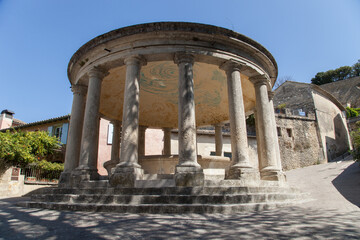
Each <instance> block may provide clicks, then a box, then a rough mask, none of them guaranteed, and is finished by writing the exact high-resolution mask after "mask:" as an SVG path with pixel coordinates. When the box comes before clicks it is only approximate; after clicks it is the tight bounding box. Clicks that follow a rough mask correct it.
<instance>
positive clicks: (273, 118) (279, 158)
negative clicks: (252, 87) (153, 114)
mask: <svg viewBox="0 0 360 240" xmlns="http://www.w3.org/2000/svg"><path fill="white" fill-rule="evenodd" d="M268 95H269V105H270V109H271V110H272V111H271V115H272V116H271V120H272V125H273V126H272V130H273V135H274V141H275V144H274V147H275V152H276V162H277V167H278V169H280V170H282V163H281V156H280V146H279V138H278V133H277V126H276V118H275V113H274V101H273V99H274V92H271V91H270V92H268Z"/></svg>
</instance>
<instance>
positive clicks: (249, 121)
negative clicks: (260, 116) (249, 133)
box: [246, 114, 255, 126]
mask: <svg viewBox="0 0 360 240" xmlns="http://www.w3.org/2000/svg"><path fill="white" fill-rule="evenodd" d="M246 125H247V126H255V116H254V114H251V115H250V116H249V117H248V118H247V119H246Z"/></svg>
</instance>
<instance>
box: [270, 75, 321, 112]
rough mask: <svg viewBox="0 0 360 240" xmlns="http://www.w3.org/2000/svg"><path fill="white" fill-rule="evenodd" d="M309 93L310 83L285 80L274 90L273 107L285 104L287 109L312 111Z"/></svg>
mask: <svg viewBox="0 0 360 240" xmlns="http://www.w3.org/2000/svg"><path fill="white" fill-rule="evenodd" d="M311 93H312V89H311V86H310V84H307V83H300V82H292V81H286V82H285V83H283V84H282V85H281V86H280V87H278V88H277V89H276V90H275V95H274V107H275V108H276V107H277V106H279V105H281V104H285V105H286V108H288V109H292V110H296V109H302V110H303V111H304V112H313V111H314V102H313V100H312V96H311Z"/></svg>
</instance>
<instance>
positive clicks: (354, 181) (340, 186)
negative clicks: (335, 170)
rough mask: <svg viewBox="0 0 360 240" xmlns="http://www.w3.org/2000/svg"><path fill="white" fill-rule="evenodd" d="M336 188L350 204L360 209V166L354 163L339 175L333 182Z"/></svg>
mask: <svg viewBox="0 0 360 240" xmlns="http://www.w3.org/2000/svg"><path fill="white" fill-rule="evenodd" d="M332 184H333V185H334V187H335V188H336V189H337V190H338V191H339V193H341V195H343V196H344V198H346V199H347V200H348V201H349V202H351V203H352V204H354V205H356V206H358V207H360V166H359V163H358V162H354V163H353V164H351V165H350V166H348V167H347V168H346V169H344V171H343V172H342V173H341V174H340V175H338V176H337V177H336V178H335V179H334V180H333V181H332Z"/></svg>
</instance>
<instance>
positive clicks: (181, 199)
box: [31, 193, 300, 205]
mask: <svg viewBox="0 0 360 240" xmlns="http://www.w3.org/2000/svg"><path fill="white" fill-rule="evenodd" d="M299 197H300V195H299V194H288V193H268V194H259V193H255V194H234V195H197V196H195V195H103V194H82V195H76V194H51V195H50V194H42V195H41V194H38V195H34V196H32V198H31V199H32V200H33V201H36V202H69V203H96V204H113V203H116V204H129V205H134V204H164V205H167V204H238V203H261V202H279V201H286V200H294V199H295V200H296V199H299Z"/></svg>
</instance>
